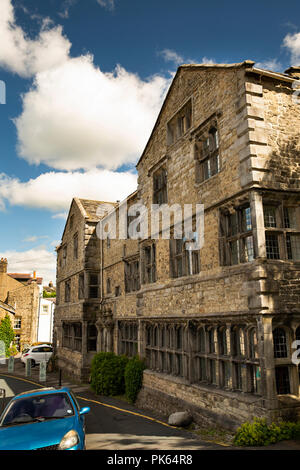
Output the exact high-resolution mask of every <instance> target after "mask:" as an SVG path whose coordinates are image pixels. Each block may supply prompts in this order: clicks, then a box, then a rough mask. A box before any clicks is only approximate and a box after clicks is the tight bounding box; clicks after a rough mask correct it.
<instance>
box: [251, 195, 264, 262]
mask: <svg viewBox="0 0 300 470" xmlns="http://www.w3.org/2000/svg"><path fill="white" fill-rule="evenodd" d="M250 207H251V217H252V227H253V228H252V231H253V242H254V249H255V254H256V257H257V258H266V256H267V255H266V238H265V224H264V211H263V203H262V196H261V194H258V193H257V192H256V191H251V193H250Z"/></svg>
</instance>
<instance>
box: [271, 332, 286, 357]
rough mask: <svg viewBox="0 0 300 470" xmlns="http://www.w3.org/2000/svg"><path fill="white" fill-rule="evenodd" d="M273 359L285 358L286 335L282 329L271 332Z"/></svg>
mask: <svg viewBox="0 0 300 470" xmlns="http://www.w3.org/2000/svg"><path fill="white" fill-rule="evenodd" d="M273 344H274V357H287V346H286V334H285V331H284V329H283V328H275V330H274V331H273Z"/></svg>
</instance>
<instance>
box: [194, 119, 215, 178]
mask: <svg viewBox="0 0 300 470" xmlns="http://www.w3.org/2000/svg"><path fill="white" fill-rule="evenodd" d="M195 160H196V183H202V182H203V181H205V180H207V179H209V178H211V177H212V176H214V175H216V174H217V173H219V172H220V169H221V168H220V153H219V136H218V130H217V128H216V127H215V126H212V127H211V128H210V129H209V131H208V132H204V133H203V134H202V135H201V136H200V137H198V139H197V140H196V143H195Z"/></svg>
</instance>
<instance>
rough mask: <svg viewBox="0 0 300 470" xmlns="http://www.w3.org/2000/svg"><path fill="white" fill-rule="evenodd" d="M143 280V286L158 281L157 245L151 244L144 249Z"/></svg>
mask: <svg viewBox="0 0 300 470" xmlns="http://www.w3.org/2000/svg"><path fill="white" fill-rule="evenodd" d="M142 266H143V269H142V279H143V284H149V283H153V282H155V281H156V250H155V243H151V244H149V245H146V246H144V247H143V248H142Z"/></svg>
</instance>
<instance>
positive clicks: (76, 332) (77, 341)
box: [74, 323, 82, 352]
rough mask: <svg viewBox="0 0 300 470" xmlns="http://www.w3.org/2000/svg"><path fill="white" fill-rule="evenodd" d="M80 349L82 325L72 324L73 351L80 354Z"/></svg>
mask: <svg viewBox="0 0 300 470" xmlns="http://www.w3.org/2000/svg"><path fill="white" fill-rule="evenodd" d="M81 348H82V325H81V323H74V350H75V351H79V352H81Z"/></svg>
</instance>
